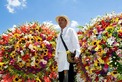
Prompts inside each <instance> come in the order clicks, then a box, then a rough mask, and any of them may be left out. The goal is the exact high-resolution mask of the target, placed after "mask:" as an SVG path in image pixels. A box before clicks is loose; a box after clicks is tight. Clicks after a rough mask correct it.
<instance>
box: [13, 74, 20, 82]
mask: <svg viewBox="0 0 122 82" xmlns="http://www.w3.org/2000/svg"><path fill="white" fill-rule="evenodd" d="M13 82H22V79H21V78H19V76H18V75H16V76H15V77H14V79H13Z"/></svg>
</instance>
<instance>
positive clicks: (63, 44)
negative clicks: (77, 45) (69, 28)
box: [60, 32, 68, 51]
mask: <svg viewBox="0 0 122 82" xmlns="http://www.w3.org/2000/svg"><path fill="white" fill-rule="evenodd" d="M60 38H61V41H62V43H63V45H64V47H65V49H66V51H68V48H67V45H66V44H65V42H64V40H63V38H62V32H61V34H60Z"/></svg>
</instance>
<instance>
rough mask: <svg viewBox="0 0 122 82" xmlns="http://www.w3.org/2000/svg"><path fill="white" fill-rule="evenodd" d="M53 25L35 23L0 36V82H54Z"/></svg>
mask: <svg viewBox="0 0 122 82" xmlns="http://www.w3.org/2000/svg"><path fill="white" fill-rule="evenodd" d="M56 36H57V33H56V30H55V29H54V26H53V25H48V24H46V23H45V24H42V25H40V24H39V23H38V22H34V23H28V24H25V25H21V26H18V27H14V28H12V29H9V30H8V31H7V32H6V33H4V34H2V35H1V36H0V82H52V81H53V82H57V63H56V61H55V60H54V55H55V44H56V43H55V38H56Z"/></svg>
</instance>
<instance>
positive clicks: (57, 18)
mask: <svg viewBox="0 0 122 82" xmlns="http://www.w3.org/2000/svg"><path fill="white" fill-rule="evenodd" d="M60 17H63V18H65V19H66V20H67V25H66V26H68V25H69V24H70V20H69V18H68V17H67V16H64V15H61V16H57V17H56V22H57V23H58V20H59V18H60Z"/></svg>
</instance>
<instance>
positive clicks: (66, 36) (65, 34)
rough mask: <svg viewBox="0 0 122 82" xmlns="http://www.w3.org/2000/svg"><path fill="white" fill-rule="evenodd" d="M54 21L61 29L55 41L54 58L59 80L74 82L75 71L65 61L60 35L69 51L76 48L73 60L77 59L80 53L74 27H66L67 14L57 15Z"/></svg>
mask: <svg viewBox="0 0 122 82" xmlns="http://www.w3.org/2000/svg"><path fill="white" fill-rule="evenodd" d="M56 22H57V23H58V24H59V26H60V28H61V31H60V33H59V35H58V37H57V41H56V42H57V45H56V55H55V59H56V61H57V64H58V73H59V82H74V76H75V72H74V68H73V64H71V63H69V62H68V61H67V53H66V49H65V47H64V45H63V43H62V40H61V36H62V38H63V40H64V42H65V44H66V46H67V47H68V49H69V51H71V52H74V51H75V50H76V55H75V60H77V59H78V57H79V55H80V45H79V41H78V37H77V33H76V32H75V30H74V29H72V28H70V27H68V25H69V24H70V21H69V19H68V17H67V16H64V15H62V16H57V17H56ZM60 35H61V36H60Z"/></svg>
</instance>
